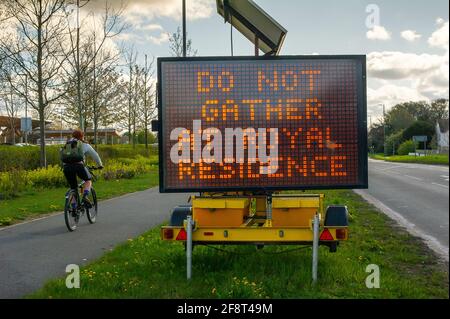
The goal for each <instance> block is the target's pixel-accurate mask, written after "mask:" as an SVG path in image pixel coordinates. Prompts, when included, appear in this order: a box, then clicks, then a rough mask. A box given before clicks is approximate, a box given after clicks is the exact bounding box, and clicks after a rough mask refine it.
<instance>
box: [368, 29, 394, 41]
mask: <svg viewBox="0 0 450 319" xmlns="http://www.w3.org/2000/svg"><path fill="white" fill-rule="evenodd" d="M366 37H367V39H369V40H383V41H385V40H389V39H390V38H391V33H390V32H389V31H387V30H386V29H385V27H382V26H379V25H376V26H374V27H373V28H372V29H371V30H369V31H367V33H366Z"/></svg>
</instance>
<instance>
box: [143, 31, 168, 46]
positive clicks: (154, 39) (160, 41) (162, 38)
mask: <svg viewBox="0 0 450 319" xmlns="http://www.w3.org/2000/svg"><path fill="white" fill-rule="evenodd" d="M169 38H170V36H169V34H168V33H167V32H162V33H160V35H159V36H156V37H155V36H153V35H151V36H148V37H147V39H148V40H149V41H151V42H153V43H154V44H156V45H161V44H163V43H165V42H168V41H169Z"/></svg>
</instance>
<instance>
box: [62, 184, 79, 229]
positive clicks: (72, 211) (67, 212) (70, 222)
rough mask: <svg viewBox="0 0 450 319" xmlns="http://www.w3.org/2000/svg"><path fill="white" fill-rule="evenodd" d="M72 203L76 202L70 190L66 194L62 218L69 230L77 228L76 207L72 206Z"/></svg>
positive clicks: (74, 195) (73, 193)
mask: <svg viewBox="0 0 450 319" xmlns="http://www.w3.org/2000/svg"><path fill="white" fill-rule="evenodd" d="M72 203H77V198H76V194H75V192H74V191H72V190H71V191H69V192H68V193H67V195H66V203H65V205H64V220H65V222H66V226H67V229H68V230H69V231H74V230H75V229H77V226H78V221H79V220H80V217H79V216H78V212H77V208H76V206H75V207H73V205H72Z"/></svg>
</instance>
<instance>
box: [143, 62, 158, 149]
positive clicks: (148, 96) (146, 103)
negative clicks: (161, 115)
mask: <svg viewBox="0 0 450 319" xmlns="http://www.w3.org/2000/svg"><path fill="white" fill-rule="evenodd" d="M153 63H154V59H153V60H152V61H151V62H150V64H147V54H146V55H145V65H144V69H143V71H144V79H143V80H144V82H143V103H142V110H141V112H140V116H141V117H142V124H143V127H144V144H145V149H146V150H148V144H149V132H148V127H149V125H150V122H151V120H152V119H154V118H155V111H156V108H155V105H154V102H153V101H154V96H155V95H154V94H153V93H152V91H153V83H152V84H149V82H148V81H149V79H150V78H151V77H152V76H153V71H152V67H153Z"/></svg>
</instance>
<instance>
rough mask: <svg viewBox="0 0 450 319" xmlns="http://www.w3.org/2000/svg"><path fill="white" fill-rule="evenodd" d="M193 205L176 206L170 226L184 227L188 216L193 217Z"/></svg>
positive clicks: (171, 216)
mask: <svg viewBox="0 0 450 319" xmlns="http://www.w3.org/2000/svg"><path fill="white" fill-rule="evenodd" d="M191 212H192V205H180V206H175V207H174V208H173V210H172V214H171V215H170V222H169V225H170V226H183V223H184V221H185V219H186V218H187V216H188V215H191Z"/></svg>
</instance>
